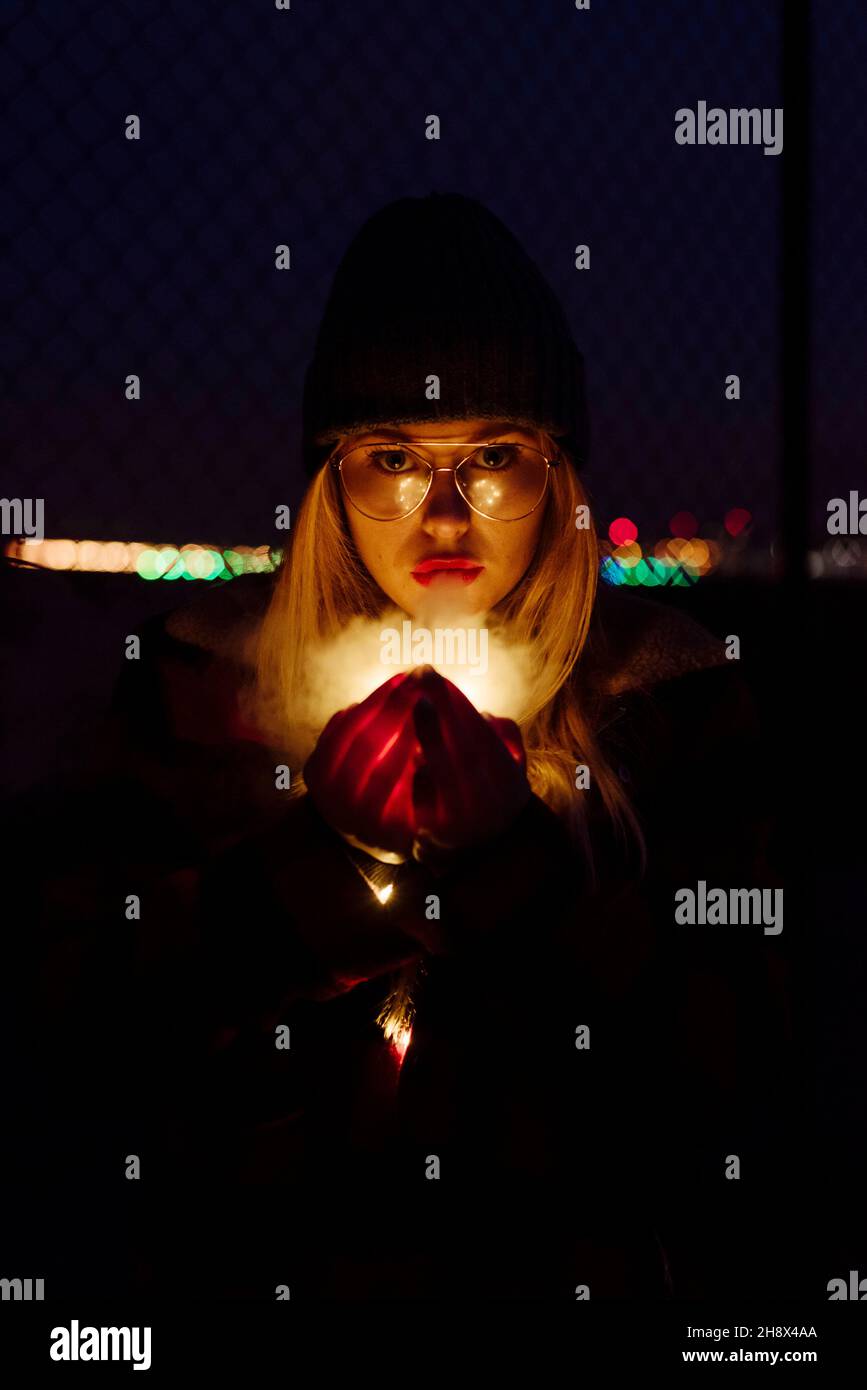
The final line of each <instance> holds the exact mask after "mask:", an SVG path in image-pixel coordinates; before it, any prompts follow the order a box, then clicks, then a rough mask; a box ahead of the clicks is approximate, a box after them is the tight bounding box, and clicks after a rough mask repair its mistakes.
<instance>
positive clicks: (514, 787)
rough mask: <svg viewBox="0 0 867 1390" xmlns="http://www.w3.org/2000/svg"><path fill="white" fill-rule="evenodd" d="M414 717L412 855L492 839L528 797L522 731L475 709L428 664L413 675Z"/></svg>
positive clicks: (427, 854) (439, 852)
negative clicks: (415, 757)
mask: <svg viewBox="0 0 867 1390" xmlns="http://www.w3.org/2000/svg"><path fill="white" fill-rule="evenodd" d="M417 689H418V692H419V693H418V698H417V700H416V701H415V704H414V706H413V723H414V726H415V731H416V734H417V736H418V742H419V746H420V749H421V761H420V763H419V765H418V766H417V768H416V770H415V772H414V774H413V788H412V805H413V827H414V832H415V840H414V849H413V853H414V856H415V858H416V859H421V860H425V859H427V858H430V859H436V858H437V857H438V856H440V855H442V853H443V852H444V851H445V852H446V853H448V852H449V851H452V850H458V849H465V848H469V847H471V846H473V845H478V844H483V843H484V842H485V841H488V840H493V839H495V838H496V837H497V836H498V835H500V834H501V833H502V832H503V831H504V830H506V829H507V828H508V827H509V826H510V825H511V824H512V822H513V821H514V820H515V818H516V817H517V816H518V815H519V814H520V812H521V810H522V809H523V808H524V806H526V804H527V802H528V801H529V800H530V796H531V792H530V784H529V782H528V781H527V775H526V767H527V760H526V755H525V753H524V745H523V742H522V740H521V732H520V730H519V728H518V726H517V724H516V723H515V722H514V721H513V720H511V719H501V718H497V717H495V716H494V715H490V714H485V715H483V714H479V712H478V710H476V709H475V707H474V706H473V705H472V704H471V702H470V701H469V700H468V699H467V698H466V696H465V695H464V694H463V693H462V692H461V691H460V690H459V689H458V687H457V686H456V685H454V684H453V683H452V682H451V681H448V680H445V679H444V677H442V676H440V675H438V674H437V672H436V671H434V669H433V668H432V667H430V666H428V667H422V668H421V669H420V671H419V674H418V677H417Z"/></svg>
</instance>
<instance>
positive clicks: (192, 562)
mask: <svg viewBox="0 0 867 1390" xmlns="http://www.w3.org/2000/svg"><path fill="white" fill-rule="evenodd" d="M4 554H5V555H7V556H8V557H9V558H10V559H13V560H21V561H23V562H24V563H25V564H27V565H33V566H35V567H36V568H38V569H51V570H79V571H81V572H87V573H92V574H137V575H138V576H139V578H140V579H147V580H152V579H167V580H174V579H188V580H200V579H201V580H205V581H208V580H211V579H232V578H233V577H234V576H235V575H237V574H260V573H263V572H264V571H271V570H275V569H276V568H277V566H278V565H279V564H280V561H281V560H282V558H283V552H282V550H271V549H270V548H269V547H268V546H267V545H261V546H257V547H256V548H255V549H254V548H253V547H252V546H243V545H239V546H235V547H233V548H232V549H230V550H226V551H222V550H220V549H219V548H218V547H216V546H208V545H196V544H190V545H184V546H181V547H180V548H179V547H178V546H176V545H160V544H153V545H149V544H145V542H144V541H89V540H81V541H72V540H42V541H36V540H33V539H32V538H30V537H24V538H22V539H20V540H13V541H9V542H8V543H7V545H6V546H5V547H4Z"/></svg>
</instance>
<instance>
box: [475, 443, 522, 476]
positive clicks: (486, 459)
mask: <svg viewBox="0 0 867 1390" xmlns="http://www.w3.org/2000/svg"><path fill="white" fill-rule="evenodd" d="M520 454H521V446H520V444H485V445H483V446H482V448H481V449H478V450H477V451H476V454H475V459H474V462H475V463H477V464H478V465H479V466H480V467H481V468H484V469H486V470H487V471H488V472H489V473H494V472H499V471H501V470H502V469H505V468H511V467H512V465H513V464H515V463H517V462H518V460H519V457H520Z"/></svg>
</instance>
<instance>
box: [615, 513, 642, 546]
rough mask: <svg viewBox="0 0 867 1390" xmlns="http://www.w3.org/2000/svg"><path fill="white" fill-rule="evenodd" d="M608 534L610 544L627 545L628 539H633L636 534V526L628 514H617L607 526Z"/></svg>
mask: <svg viewBox="0 0 867 1390" xmlns="http://www.w3.org/2000/svg"><path fill="white" fill-rule="evenodd" d="M608 535H609V536H610V538H611V544H612V545H617V546H622V545H629V543H630V541H634V540H635V539H636V537H637V536H638V527H637V526H636V525H635V522H634V521H630V520H629V517H628V516H618V517H615V519H614V521H612V523H611V525H610V526H609V527H608Z"/></svg>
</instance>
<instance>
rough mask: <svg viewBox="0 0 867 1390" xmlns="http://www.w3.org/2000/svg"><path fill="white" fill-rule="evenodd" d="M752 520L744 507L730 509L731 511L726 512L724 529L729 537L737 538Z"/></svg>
mask: <svg viewBox="0 0 867 1390" xmlns="http://www.w3.org/2000/svg"><path fill="white" fill-rule="evenodd" d="M752 519H753V518H752V517H751V515H750V513H749V512H748V511H747V510H746V508H745V507H732V509H731V511H729V512H726V519H725V528H726V530H727V531H728V533H729V535H730V536H738V535H740V533H741V531H743V529H744V527H746V526H749V524H750V522H751V521H752Z"/></svg>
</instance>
